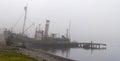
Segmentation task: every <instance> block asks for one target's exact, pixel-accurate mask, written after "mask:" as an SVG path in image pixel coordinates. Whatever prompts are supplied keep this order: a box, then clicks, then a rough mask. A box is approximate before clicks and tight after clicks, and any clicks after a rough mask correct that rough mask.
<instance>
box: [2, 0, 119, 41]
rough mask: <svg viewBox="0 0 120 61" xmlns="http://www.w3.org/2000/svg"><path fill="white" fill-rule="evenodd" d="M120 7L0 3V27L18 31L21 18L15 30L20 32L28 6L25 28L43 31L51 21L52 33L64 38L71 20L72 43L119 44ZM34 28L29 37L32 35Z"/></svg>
mask: <svg viewBox="0 0 120 61" xmlns="http://www.w3.org/2000/svg"><path fill="white" fill-rule="evenodd" d="M119 3H120V1H119V0H0V27H1V28H4V27H6V28H11V27H15V23H16V22H17V21H18V20H19V18H20V17H21V16H22V17H21V19H20V21H19V23H18V25H17V26H16V27H15V28H14V31H15V32H21V31H22V23H23V18H24V6H25V5H26V4H27V5H28V16H27V18H28V19H27V25H26V27H28V26H29V25H30V24H32V22H34V23H35V24H41V27H42V28H43V29H44V24H45V20H46V19H49V20H50V30H49V33H60V35H62V34H63V35H65V33H66V29H67V28H68V27H69V20H71V39H72V40H77V41H83V40H86V41H90V40H99V41H101V40H120V4H119ZM36 26H37V25H35V27H36ZM35 27H34V26H33V27H32V28H31V29H30V30H28V32H26V34H29V35H33V34H34V31H35V30H34V29H35ZM32 33H33V34H32ZM103 42H104V41H103Z"/></svg>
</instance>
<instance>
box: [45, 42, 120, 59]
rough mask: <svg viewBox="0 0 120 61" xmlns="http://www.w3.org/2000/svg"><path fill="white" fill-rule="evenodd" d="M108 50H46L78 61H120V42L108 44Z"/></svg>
mask: <svg viewBox="0 0 120 61" xmlns="http://www.w3.org/2000/svg"><path fill="white" fill-rule="evenodd" d="M106 44H107V49H104V50H86V49H82V48H64V49H63V48H62V49H46V50H47V51H48V52H50V53H52V54H55V55H59V56H63V57H67V58H71V59H75V60H78V61H120V43H119V41H110V42H107V43H106Z"/></svg>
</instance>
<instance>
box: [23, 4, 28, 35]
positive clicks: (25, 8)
mask: <svg viewBox="0 0 120 61" xmlns="http://www.w3.org/2000/svg"><path fill="white" fill-rule="evenodd" d="M24 10H25V16H24V23H23V29H22V35H24V31H25V24H26V19H27V6H25V7H24Z"/></svg>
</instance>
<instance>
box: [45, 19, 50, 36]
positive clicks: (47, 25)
mask: <svg viewBox="0 0 120 61" xmlns="http://www.w3.org/2000/svg"><path fill="white" fill-rule="evenodd" d="M49 22H50V21H49V20H46V25H45V34H44V36H45V37H48V30H49Z"/></svg>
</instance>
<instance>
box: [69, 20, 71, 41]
mask: <svg viewBox="0 0 120 61" xmlns="http://www.w3.org/2000/svg"><path fill="white" fill-rule="evenodd" d="M70 31H71V19H70V20H69V39H70V40H71V38H70V37H71V36H70Z"/></svg>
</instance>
